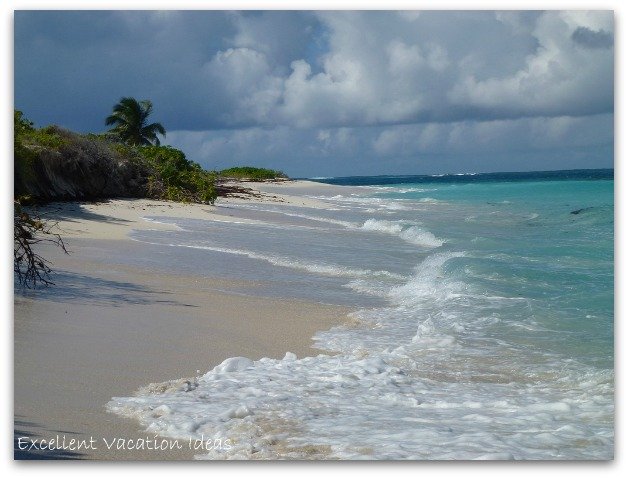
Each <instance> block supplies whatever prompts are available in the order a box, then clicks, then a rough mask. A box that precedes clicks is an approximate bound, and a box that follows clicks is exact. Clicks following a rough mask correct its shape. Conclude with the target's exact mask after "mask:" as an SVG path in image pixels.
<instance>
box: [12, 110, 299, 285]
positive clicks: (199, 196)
mask: <svg viewBox="0 0 628 478" xmlns="http://www.w3.org/2000/svg"><path fill="white" fill-rule="evenodd" d="M152 108H153V106H152V103H151V102H150V101H148V100H144V101H137V100H135V99H134V98H122V99H121V100H120V102H119V103H118V104H116V105H115V106H114V109H113V113H112V114H111V115H110V116H109V117H108V118H107V119H106V124H107V125H110V126H112V125H113V126H114V127H113V128H112V129H111V130H109V131H108V132H107V133H104V134H78V133H74V132H72V131H68V130H66V129H63V128H60V127H58V126H47V127H45V128H39V129H38V128H35V127H34V126H33V123H31V122H30V121H29V120H28V119H27V118H26V117H25V116H24V114H23V113H22V112H21V111H18V110H14V144H13V146H14V228H13V229H14V234H13V237H14V261H13V264H14V272H15V275H16V278H17V280H18V282H19V283H20V284H21V285H23V286H26V287H31V286H33V287H34V286H36V285H37V284H44V285H47V284H51V283H52V282H51V280H50V276H49V274H50V272H51V271H50V267H49V266H48V262H47V261H46V260H45V259H44V258H42V257H41V256H40V255H38V254H36V253H35V252H34V251H33V246H34V245H36V244H38V243H42V242H48V243H54V244H56V245H58V246H59V247H61V248H62V249H63V250H64V251H65V245H64V244H63V241H62V240H61V237H60V236H59V235H57V234H55V233H53V232H52V228H53V226H54V224H53V225H51V224H50V223H48V222H46V221H45V220H44V219H42V218H40V217H39V216H37V214H35V213H34V212H33V210H32V209H28V208H27V207H26V205H27V204H28V205H30V204H32V203H37V202H46V201H59V200H85V199H88V200H94V199H106V198H113V197H146V198H153V199H166V200H172V201H185V202H198V203H206V204H207V203H209V204H213V203H214V201H215V200H216V198H217V196H219V195H221V196H232V197H251V196H259V194H258V193H256V192H254V191H252V190H251V189H247V188H245V187H242V186H239V185H234V184H230V183H229V182H228V180H230V179H235V180H240V181H243V180H247V181H266V180H277V179H286V178H287V176H286V175H285V174H284V173H282V172H281V171H274V170H271V169H263V168H253V167H237V168H229V169H225V170H223V171H220V172H219V173H216V172H212V171H206V170H204V169H203V168H202V167H201V165H200V164H198V163H195V162H194V161H190V160H189V159H187V158H186V157H185V154H184V153H183V152H182V151H179V150H178V149H175V148H172V147H170V146H161V145H160V143H159V138H158V137H157V135H158V134H159V135H163V136H165V134H166V131H165V129H164V127H163V126H162V125H161V124H160V123H148V117H149V116H150V114H151V113H152Z"/></svg>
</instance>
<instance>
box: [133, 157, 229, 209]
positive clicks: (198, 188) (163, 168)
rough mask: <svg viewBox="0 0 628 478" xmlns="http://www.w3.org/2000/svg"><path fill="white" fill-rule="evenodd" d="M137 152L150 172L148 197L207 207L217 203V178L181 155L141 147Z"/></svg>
mask: <svg viewBox="0 0 628 478" xmlns="http://www.w3.org/2000/svg"><path fill="white" fill-rule="evenodd" d="M139 152H140V154H141V155H142V157H143V158H144V159H145V160H146V161H147V163H148V165H149V166H150V167H151V168H152V170H153V174H151V176H150V177H149V186H148V192H149V195H150V196H152V197H156V198H161V199H169V200H171V201H185V202H204V203H210V204H213V203H214V201H215V200H216V197H217V193H216V187H215V182H216V175H215V174H214V173H211V172H208V171H205V170H204V169H203V168H202V167H201V165H200V164H198V163H195V162H194V161H190V160H188V159H186V157H185V154H184V153H183V152H182V151H179V150H178V149H175V148H172V147H170V146H144V147H141V148H139Z"/></svg>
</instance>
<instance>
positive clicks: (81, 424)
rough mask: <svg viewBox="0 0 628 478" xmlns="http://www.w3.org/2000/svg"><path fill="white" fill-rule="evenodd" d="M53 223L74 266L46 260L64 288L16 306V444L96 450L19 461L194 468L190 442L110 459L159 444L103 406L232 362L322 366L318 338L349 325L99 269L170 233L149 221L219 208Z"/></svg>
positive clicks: (106, 214)
mask: <svg viewBox="0 0 628 478" xmlns="http://www.w3.org/2000/svg"><path fill="white" fill-rule="evenodd" d="M288 187H289V186H288ZM293 187H294V186H293ZM270 189H271V191H272V186H271V188H270ZM282 192H283V191H282ZM284 198H285V196H282V199H284ZM284 200H289V199H284ZM49 213H50V215H51V216H53V217H54V218H55V220H58V221H59V228H60V231H62V234H63V236H64V238H65V240H66V243H67V244H68V246H69V247H70V249H71V250H72V254H71V255H69V256H66V255H64V254H63V253H62V252H61V251H60V250H58V249H55V248H52V247H46V248H45V249H42V250H41V252H42V254H43V255H44V256H45V257H47V258H48V259H50V260H51V262H52V265H53V269H54V270H55V272H56V275H55V282H56V284H55V285H54V286H51V287H49V288H46V289H41V290H37V291H27V292H25V293H21V292H20V293H16V295H15V301H14V305H15V315H14V316H15V319H14V344H15V352H14V408H15V410H14V413H15V434H14V438H15V439H16V440H17V439H18V438H19V437H31V438H37V439H41V438H43V439H46V440H50V439H55V438H57V436H58V437H59V439H63V437H64V436H65V438H66V444H67V443H69V440H71V439H72V438H75V439H85V440H87V441H88V443H89V440H90V438H93V442H92V443H93V446H90V448H92V449H89V450H81V451H79V452H76V451H72V450H55V451H43V450H30V451H29V450H22V451H16V457H19V458H34V459H42V458H80V459H107V460H118V459H122V460H181V459H191V458H192V457H193V455H194V451H193V450H190V449H189V447H187V442H181V444H182V445H183V449H181V450H168V451H152V450H129V449H120V450H116V449H115V448H116V447H115V446H114V449H107V446H106V443H105V441H104V439H106V440H107V443H111V440H112V439H114V438H122V439H124V440H126V442H125V444H126V447H125V448H128V447H129V443H130V442H129V441H128V440H129V439H134V440H137V439H141V438H143V439H146V440H151V439H153V438H154V435H153V434H147V433H145V432H143V431H142V430H141V427H140V426H139V424H137V423H135V422H133V421H132V420H128V419H125V418H122V417H119V416H117V415H113V414H111V413H108V412H107V411H106V410H105V405H106V403H107V402H108V401H109V400H110V399H111V397H113V396H129V395H131V394H133V392H134V391H135V390H137V389H138V388H139V387H141V386H145V385H147V384H149V383H152V382H163V381H166V380H171V379H177V378H182V377H190V376H194V375H197V373H198V371H200V372H201V373H204V372H206V371H208V370H210V369H211V368H213V367H214V366H215V365H218V364H219V363H220V362H222V361H223V360H225V359H226V358H228V357H233V356H245V357H248V358H251V359H254V360H255V359H259V358H262V357H272V358H282V357H283V356H284V355H285V353H286V352H287V351H290V352H293V353H296V354H297V355H298V356H304V355H315V354H317V353H318V351H317V350H316V349H314V348H312V340H311V337H312V336H313V335H314V333H315V332H316V331H318V330H325V329H328V328H330V327H332V326H334V325H336V324H339V323H341V322H343V321H344V320H346V315H347V313H348V310H347V309H346V308H344V307H340V306H333V305H323V304H318V303H314V302H307V301H301V300H288V299H275V298H266V297H258V296H253V295H246V294H243V293H242V290H246V289H247V288H250V289H253V288H254V287H255V284H247V283H246V282H245V281H230V280H225V279H212V278H207V277H196V276H189V275H185V276H184V275H177V274H176V271H173V272H172V273H169V274H164V273H161V272H156V271H154V270H142V269H138V268H137V267H133V268H131V267H128V266H124V265H115V264H110V263H106V262H103V261H102V260H94V259H93V251H94V250H95V249H99V250H100V252H101V254H99V256H100V257H102V255H103V254H102V253H103V251H104V254H105V255H106V254H112V255H115V254H118V253H120V251H121V249H122V248H133V250H132V252H133V253H138V254H141V253H142V249H141V247H140V246H139V245H137V243H133V242H132V241H130V240H127V239H126V234H127V233H128V232H129V231H131V230H133V229H139V228H147V227H148V228H162V227H163V228H168V227H171V226H167V225H161V224H155V223H150V222H147V221H145V220H143V219H141V217H142V215H143V214H144V215H151V214H155V213H157V214H159V215H164V213H165V214H167V215H179V214H180V215H182V217H202V216H203V215H204V214H213V208H212V207H211V206H202V205H180V204H176V203H168V202H161V201H146V200H128V201H127V200H116V201H111V202H107V203H102V204H79V203H63V204H54V205H50V206H49ZM194 215H196V216H194ZM16 444H17V441H16ZM26 444H30V442H27V441H26V440H23V441H22V445H26ZM93 448H96V449H93Z"/></svg>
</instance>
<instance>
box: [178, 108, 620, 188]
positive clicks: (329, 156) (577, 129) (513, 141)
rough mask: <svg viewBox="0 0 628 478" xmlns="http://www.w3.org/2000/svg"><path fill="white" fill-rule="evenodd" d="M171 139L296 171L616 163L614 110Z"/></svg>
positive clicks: (222, 160) (220, 160)
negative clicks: (603, 112) (500, 118)
mask: <svg viewBox="0 0 628 478" xmlns="http://www.w3.org/2000/svg"><path fill="white" fill-rule="evenodd" d="M168 141H169V143H171V144H173V145H174V146H175V147H178V148H181V149H183V150H184V151H186V152H187V153H188V156H189V157H191V158H192V159H194V160H196V161H199V162H200V163H201V164H203V165H204V166H206V167H208V168H210V169H222V168H226V167H229V166H230V165H233V164H243V163H247V164H252V165H255V166H262V167H276V168H279V169H284V170H285V171H286V172H287V173H288V174H291V175H293V176H294V175H303V176H308V175H312V176H319V175H325V176H327V175H352V174H357V173H359V174H385V173H389V174H392V173H394V172H399V173H405V174H411V173H414V174H421V173H424V172H429V173H441V172H477V171H496V170H497V171H504V170H518V171H523V170H530V169H535V168H536V169H539V168H541V169H548V168H549V169H553V168H552V163H553V162H557V164H559V165H560V167H564V168H567V169H570V168H581V167H587V165H589V166H588V167H591V165H592V164H593V165H595V167H612V165H613V115H612V114H603V115H596V116H586V117H578V118H575V117H568V116H564V117H556V118H521V119H516V120H493V121H483V122H477V121H461V122H455V123H430V124H415V125H392V126H380V127H353V128H347V127H343V128H329V129H317V128H290V127H286V126H279V127H276V128H258V127H255V128H249V129H246V130H221V131H207V132H194V131H173V132H171V133H169V135H168ZM548 158H551V161H549V160H548ZM471 159H473V161H472V162H471ZM555 168H556V166H554V169H555Z"/></svg>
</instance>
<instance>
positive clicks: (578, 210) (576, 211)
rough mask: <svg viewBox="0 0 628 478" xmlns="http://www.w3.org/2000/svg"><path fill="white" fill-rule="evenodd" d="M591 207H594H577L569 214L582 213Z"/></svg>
mask: <svg viewBox="0 0 628 478" xmlns="http://www.w3.org/2000/svg"><path fill="white" fill-rule="evenodd" d="M589 209H593V208H592V207H583V208H582V209H576V210H574V211H571V212H570V213H569V214H580V213H581V212H584V211H588V210H589Z"/></svg>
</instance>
